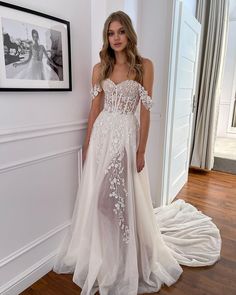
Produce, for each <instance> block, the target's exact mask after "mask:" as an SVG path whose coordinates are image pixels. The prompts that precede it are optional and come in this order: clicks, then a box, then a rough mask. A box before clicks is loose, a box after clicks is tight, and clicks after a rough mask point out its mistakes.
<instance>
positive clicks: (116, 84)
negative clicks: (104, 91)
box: [106, 78, 142, 87]
mask: <svg viewBox="0 0 236 295" xmlns="http://www.w3.org/2000/svg"><path fill="white" fill-rule="evenodd" d="M106 80H109V81H110V82H111V83H112V84H114V85H115V86H116V87H117V86H118V85H120V84H122V83H124V82H128V81H133V82H135V83H137V84H139V85H141V86H142V84H141V83H139V82H138V81H135V80H132V79H126V80H123V81H121V82H119V83H115V82H114V81H112V80H111V79H110V78H106Z"/></svg>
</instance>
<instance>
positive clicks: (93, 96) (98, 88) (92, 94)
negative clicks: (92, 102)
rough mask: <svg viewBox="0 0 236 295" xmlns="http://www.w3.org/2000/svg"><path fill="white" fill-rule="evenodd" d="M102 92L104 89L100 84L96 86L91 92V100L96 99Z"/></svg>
mask: <svg viewBox="0 0 236 295" xmlns="http://www.w3.org/2000/svg"><path fill="white" fill-rule="evenodd" d="M101 91H102V88H101V86H100V85H99V84H94V86H93V87H92V88H91V90H90V94H91V98H92V99H94V98H95V97H96V96H97V95H98V93H99V92H101Z"/></svg>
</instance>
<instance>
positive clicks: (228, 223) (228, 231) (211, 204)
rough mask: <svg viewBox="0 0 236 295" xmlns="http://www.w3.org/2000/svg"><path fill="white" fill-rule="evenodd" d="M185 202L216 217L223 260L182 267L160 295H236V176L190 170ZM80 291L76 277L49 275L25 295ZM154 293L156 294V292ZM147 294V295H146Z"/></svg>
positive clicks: (183, 196)
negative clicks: (73, 279) (206, 264)
mask: <svg viewBox="0 0 236 295" xmlns="http://www.w3.org/2000/svg"><path fill="white" fill-rule="evenodd" d="M179 198H181V199H184V200H185V201H186V202H189V203H191V204H192V205H194V206H195V207H197V208H198V209H199V210H201V211H202V212H203V213H204V214H207V215H209V216H211V217H212V219H213V222H214V223H215V224H216V225H217V227H218V228H219V229H220V232H221V237H222V252H221V259H220V260H219V261H218V262H217V263H216V264H215V265H212V266H207V267H195V268H193V267H187V266H182V268H183V273H182V275H181V277H180V279H179V280H178V281H177V282H176V283H175V284H174V285H172V286H170V287H167V286H163V287H162V289H161V290H160V291H159V292H158V293H156V294H158V295H167V294H171V295H190V294H191V295H235V294H236V175H232V174H227V173H222V172H218V171H211V172H205V171H199V170H193V169H191V170H190V174H189V180H188V183H187V184H186V185H185V186H184V187H183V188H182V190H181V191H180V193H179V194H178V196H177V197H176V199H179ZM74 294H80V288H79V287H78V286H77V285H76V284H74V283H73V281H72V274H63V275H58V274H55V273H54V272H52V271H51V272H49V273H48V274H47V275H45V276H44V277H43V278H41V279H40V280H39V281H38V282H36V283H35V284H33V285H32V286H31V287H29V288H28V289H27V290H25V291H24V292H22V293H21V295H74ZM152 294H154V293H152ZM145 295H146V294H145Z"/></svg>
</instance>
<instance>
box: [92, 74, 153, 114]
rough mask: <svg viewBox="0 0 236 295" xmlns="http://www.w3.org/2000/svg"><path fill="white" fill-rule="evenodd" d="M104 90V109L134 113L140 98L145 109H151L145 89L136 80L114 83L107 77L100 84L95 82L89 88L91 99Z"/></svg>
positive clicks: (151, 103) (150, 99)
mask: <svg viewBox="0 0 236 295" xmlns="http://www.w3.org/2000/svg"><path fill="white" fill-rule="evenodd" d="M102 90H103V91H104V110H106V111H108V112H118V113H122V114H134V113H135V111H136V108H137V106H138V103H139V99H141V101H142V103H143V104H144V106H145V107H146V109H149V110H150V109H151V107H152V105H153V102H152V98H151V97H150V96H149V95H148V92H147V90H145V88H144V87H143V86H142V85H141V84H140V83H139V82H137V81H134V80H125V81H122V82H120V83H118V84H115V83H114V82H113V81H112V80H111V79H109V78H107V79H105V80H104V81H103V82H102V86H100V85H99V84H95V85H94V86H93V87H92V89H91V92H90V93H91V95H92V99H94V98H95V97H96V96H97V95H98V93H99V92H101V91H102Z"/></svg>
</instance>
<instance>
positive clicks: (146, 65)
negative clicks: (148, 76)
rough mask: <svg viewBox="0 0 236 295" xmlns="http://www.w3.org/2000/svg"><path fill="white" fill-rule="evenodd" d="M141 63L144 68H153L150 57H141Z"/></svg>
mask: <svg viewBox="0 0 236 295" xmlns="http://www.w3.org/2000/svg"><path fill="white" fill-rule="evenodd" d="M142 63H143V67H144V69H145V68H146V69H148V68H149V69H150V68H153V62H152V60H151V59H150V58H147V57H142Z"/></svg>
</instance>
